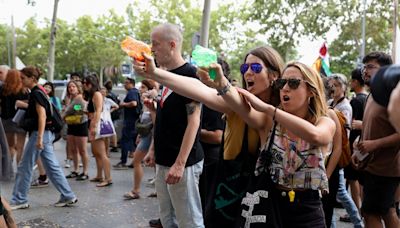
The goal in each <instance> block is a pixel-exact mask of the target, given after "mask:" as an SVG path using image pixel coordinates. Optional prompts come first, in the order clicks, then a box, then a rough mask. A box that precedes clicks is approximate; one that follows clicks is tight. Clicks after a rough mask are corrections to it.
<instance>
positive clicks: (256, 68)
mask: <svg viewBox="0 0 400 228" xmlns="http://www.w3.org/2000/svg"><path fill="white" fill-rule="evenodd" d="M249 68H250V69H251V71H253V72H254V73H256V74H258V73H260V72H261V71H262V69H263V66H262V65H261V64H259V63H250V64H248V63H245V64H242V65H241V66H240V73H242V75H244V74H245V73H246V72H247V71H248V70H249Z"/></svg>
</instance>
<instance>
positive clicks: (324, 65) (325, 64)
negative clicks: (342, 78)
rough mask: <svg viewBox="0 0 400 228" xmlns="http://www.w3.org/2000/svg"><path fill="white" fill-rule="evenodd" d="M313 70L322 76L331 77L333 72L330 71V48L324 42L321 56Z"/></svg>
mask: <svg viewBox="0 0 400 228" xmlns="http://www.w3.org/2000/svg"><path fill="white" fill-rule="evenodd" d="M313 68H314V69H315V70H316V71H317V72H319V73H320V74H321V75H324V76H328V77H329V76H330V75H331V74H332V73H331V70H330V69H329V54H328V47H327V45H326V43H325V42H324V43H323V44H322V47H321V48H320V49H319V56H318V58H317V60H315V62H314V64H313Z"/></svg>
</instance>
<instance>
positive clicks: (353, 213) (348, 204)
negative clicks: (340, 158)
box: [331, 169, 364, 228]
mask: <svg viewBox="0 0 400 228" xmlns="http://www.w3.org/2000/svg"><path fill="white" fill-rule="evenodd" d="M336 199H337V200H338V201H339V202H340V203H341V204H342V205H343V207H344V209H346V211H347V214H349V216H350V221H351V222H352V223H353V225H354V227H355V228H361V227H364V224H363V222H362V220H361V217H360V214H359V213H358V209H357V206H356V204H355V203H354V201H353V199H352V198H351V197H350V194H349V193H348V192H347V190H346V186H345V181H344V171H343V169H340V170H339V188H338V192H337V195H336ZM335 227H336V219H335V214H333V218H332V223H331V228H335Z"/></svg>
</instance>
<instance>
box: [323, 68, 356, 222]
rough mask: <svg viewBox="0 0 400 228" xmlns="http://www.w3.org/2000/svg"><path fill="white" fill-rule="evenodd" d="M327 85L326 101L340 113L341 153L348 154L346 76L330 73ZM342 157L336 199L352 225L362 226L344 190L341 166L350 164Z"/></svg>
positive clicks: (349, 111) (348, 113)
mask: <svg viewBox="0 0 400 228" xmlns="http://www.w3.org/2000/svg"><path fill="white" fill-rule="evenodd" d="M329 85H330V87H331V89H332V92H333V95H332V97H333V98H332V99H330V100H329V101H328V105H329V106H330V107H331V108H333V109H336V110H337V111H340V113H338V112H336V114H337V116H338V119H339V122H341V127H342V154H345V155H346V154H347V155H348V153H349V150H350V148H349V147H350V145H349V141H348V137H347V136H348V135H349V133H350V126H351V120H352V115H353V110H352V108H351V105H350V101H349V100H348V99H347V98H346V91H347V78H346V76H344V75H342V74H332V75H331V76H330V80H329ZM343 127H344V128H343ZM343 136H345V137H343ZM343 158H344V157H343V156H341V159H339V163H338V171H339V182H338V189H337V194H336V199H337V201H339V202H340V203H341V204H342V206H343V207H344V208H345V209H346V211H347V213H348V214H349V217H350V221H351V222H352V223H353V224H354V227H363V222H362V220H361V216H360V214H359V212H358V209H357V207H356V205H355V203H354V201H353V199H352V198H351V197H350V195H349V193H348V192H347V190H346V184H345V180H344V169H343V168H344V167H345V166H348V165H349V164H350V163H349V162H350V160H349V159H347V160H345V161H343V160H342V159H343ZM332 227H336V220H335V219H334V218H333V219H332Z"/></svg>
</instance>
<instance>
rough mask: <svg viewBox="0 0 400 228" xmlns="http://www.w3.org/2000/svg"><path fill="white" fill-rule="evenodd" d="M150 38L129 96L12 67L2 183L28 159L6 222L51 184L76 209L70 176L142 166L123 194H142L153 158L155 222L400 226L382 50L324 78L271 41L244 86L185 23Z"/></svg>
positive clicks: (0, 95) (399, 137)
mask: <svg viewBox="0 0 400 228" xmlns="http://www.w3.org/2000/svg"><path fill="white" fill-rule="evenodd" d="M150 37H151V42H152V47H151V49H152V54H153V55H152V56H149V55H146V54H143V55H144V61H137V60H133V68H134V70H135V72H136V73H137V74H138V75H140V76H142V77H144V78H145V79H144V80H142V81H141V86H140V87H138V88H136V86H135V83H136V82H135V80H134V79H133V78H126V79H125V81H124V88H125V90H126V96H125V98H124V99H123V100H120V99H119V97H118V96H117V95H116V94H115V93H114V92H113V91H112V82H110V81H107V82H106V83H105V84H104V87H101V84H100V82H99V77H98V76H97V75H96V74H90V75H87V76H86V77H84V78H82V77H81V76H80V75H79V74H74V75H76V77H75V78H73V79H71V80H70V81H69V82H68V84H67V86H66V87H67V88H66V96H65V98H63V100H62V102H61V101H60V99H59V98H58V97H56V96H55V93H54V92H55V89H54V86H53V84H52V83H51V82H47V83H45V84H44V85H43V86H42V85H39V83H38V82H39V78H40V76H41V74H42V73H41V71H40V70H39V69H38V68H36V67H31V66H29V67H25V68H23V69H22V70H15V69H9V68H8V67H6V66H0V80H1V81H2V83H1V88H0V100H1V112H0V116H1V122H0V124H1V125H2V126H1V125H0V144H1V153H2V155H3V156H0V157H1V161H0V162H1V164H2V167H1V170H0V171H1V173H0V174H1V177H2V179H12V178H13V176H14V170H13V169H12V164H13V163H14V160H15V164H17V165H18V166H17V167H18V168H17V170H16V175H15V185H14V189H13V192H12V196H11V197H10V206H8V204H7V202H6V201H5V200H4V199H3V198H2V202H3V203H2V204H0V206H1V207H0V226H1V225H2V224H3V223H7V224H10V225H9V226H10V227H12V224H14V225H15V223H14V222H13V219H12V215H11V213H10V210H11V209H24V208H28V207H29V203H28V190H29V188H30V187H38V186H39V187H45V186H48V182H49V180H50V181H51V182H52V183H53V185H54V187H55V188H56V189H57V190H58V191H59V192H60V198H59V200H58V201H57V202H56V203H55V204H54V205H55V206H57V207H64V206H71V205H74V204H76V203H77V202H78V197H77V196H76V195H75V193H74V192H73V190H72V189H71V187H70V185H69V183H68V180H70V179H72V178H74V179H76V180H77V181H90V182H95V183H96V186H97V187H100V188H101V187H111V186H112V184H113V180H112V171H111V170H112V168H113V169H128V167H132V168H133V174H132V176H133V180H132V189H127V192H126V193H125V194H124V195H123V196H122V197H123V198H125V199H129V200H137V199H140V198H141V183H142V179H143V167H142V163H145V164H146V165H148V166H154V167H155V189H156V196H157V198H158V201H159V209H160V210H159V212H160V213H159V216H160V217H159V219H154V220H151V221H150V222H149V225H150V226H151V227H168V228H169V227H221V226H225V227H336V220H337V219H336V218H334V213H333V211H334V208H335V207H337V204H341V205H342V206H343V208H344V209H345V210H346V212H347V215H345V216H343V217H341V218H340V220H341V221H346V222H350V223H352V224H353V226H354V227H400V220H399V201H400V189H399V183H400V153H399V152H400V133H399V131H398V130H399V125H400V123H399V118H398V112H397V114H396V110H398V109H399V108H398V107H399V105H396V101H398V100H399V99H400V98H399V94H400V92H399V91H400V85H397V84H399V83H398V82H399V80H400V67H398V66H396V65H392V59H391V57H390V56H389V55H387V54H385V53H383V52H371V53H369V54H367V55H366V56H365V57H364V59H363V65H362V66H361V67H360V68H356V69H354V71H353V72H352V73H351V75H348V76H346V75H343V74H341V72H337V73H334V74H332V75H330V76H325V75H321V74H320V73H319V72H317V71H316V70H315V69H313V68H311V67H309V66H307V65H305V64H303V63H300V62H297V61H292V62H288V63H286V64H285V63H284V62H283V60H282V57H281V56H280V54H279V53H278V52H277V51H276V50H274V49H273V48H272V47H269V46H260V47H255V48H254V49H252V50H250V51H249V52H247V54H246V55H245V56H244V59H243V64H242V65H241V66H240V73H241V76H242V78H241V80H242V82H243V83H242V85H241V86H239V85H236V86H235V85H233V84H234V83H236V82H235V81H233V80H232V79H231V78H230V76H231V75H230V70H229V66H228V65H227V64H226V62H224V61H223V60H221V59H219V60H218V63H213V64H211V65H210V66H209V67H205V68H196V67H195V66H194V65H192V64H191V63H189V62H187V61H186V60H185V59H184V58H183V57H182V44H183V42H184V41H183V36H182V32H181V30H180V28H179V26H177V25H174V24H169V23H165V24H160V25H158V26H156V27H154V28H153V30H152V31H151V33H150ZM210 71H215V72H216V77H215V79H211V77H210V76H209V72H210ZM349 79H350V80H349ZM396 85H397V87H396ZM349 88H350V89H349ZM392 91H393V92H392ZM391 95H392V96H391ZM53 107H54V109H55V110H53ZM22 110H24V111H25V116H24V118H23V120H22V124H21V123H20V122H18V121H16V119H17V118H16V116H18V114H19V112H21V111H22ZM54 111H57V112H60V113H61V117H62V119H63V120H64V122H65V128H66V130H65V133H64V134H65V135H66V137H65V139H66V141H67V144H66V151H67V160H72V161H73V167H72V169H71V172H70V173H69V174H67V175H65V174H64V173H63V171H62V168H61V166H60V164H59V162H58V160H57V159H56V157H55V155H54V149H53V143H55V141H57V140H58V139H56V135H57V134H55V133H57V132H53V128H52V127H51V125H52V121H49V120H51V119H52V118H51V116H52V115H53V112H54ZM339 113H340V114H339ZM121 114H122V116H121ZM341 118H343V121H341ZM118 119H121V120H122V122H123V127H122V133H121V139H120V147H121V158H120V161H119V162H118V163H117V164H115V165H113V166H111V164H110V159H109V151H110V148H111V151H113V152H114V151H118V149H117V147H118V143H117V141H118V140H117V139H118V137H117V136H116V131H115V127H114V126H110V127H107V126H108V123H109V122H108V120H109V121H110V123H111V125H113V123H115V121H117V120H118ZM27 121H30V124H29V127H27V126H26V122H27ZM53 121H54V120H53ZM103 125H105V126H103ZM103 127H104V129H103ZM342 128H343V130H342ZM3 129H4V130H3ZM396 129H397V131H396ZM103 130H104V131H111V132H108V133H104V132H102V131H103ZM27 136H28V142H27V143H26V145H25V138H26V137H27ZM57 138H58V137H57ZM347 141H348V142H349V143H347V144H345V142H347ZM88 142H89V143H90V144H91V152H92V154H93V156H94V158H95V162H96V173H93V174H89V172H88V166H89V153H88V151H87V148H88V145H87V144H88ZM24 145H25V149H24ZM347 147H348V148H347ZM347 149H348V150H349V151H350V155H349V156H351V158H349V159H348V160H349V161H348V162H347V163H346V165H343V163H342V161H343V160H342V159H344V154H345V153H346V152H345V151H346V150H347ZM130 155H132V156H130ZM129 157H132V161H131V163H128V160H129V159H128V158H129ZM350 160H351V161H350ZM35 164H36V165H37V166H36V165H35ZM36 167H38V171H39V178H38V179H37V180H32V175H33V172H34V169H35V168H36ZM80 167H82V170H81V171H80ZM89 175H92V178H89ZM48 179H49V180H48ZM349 187H350V188H349ZM3 197H4V196H3ZM79 200H80V201H84V200H85V199H81V198H80V199H79ZM3 205H5V207H3ZM154 216H157V215H154Z"/></svg>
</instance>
